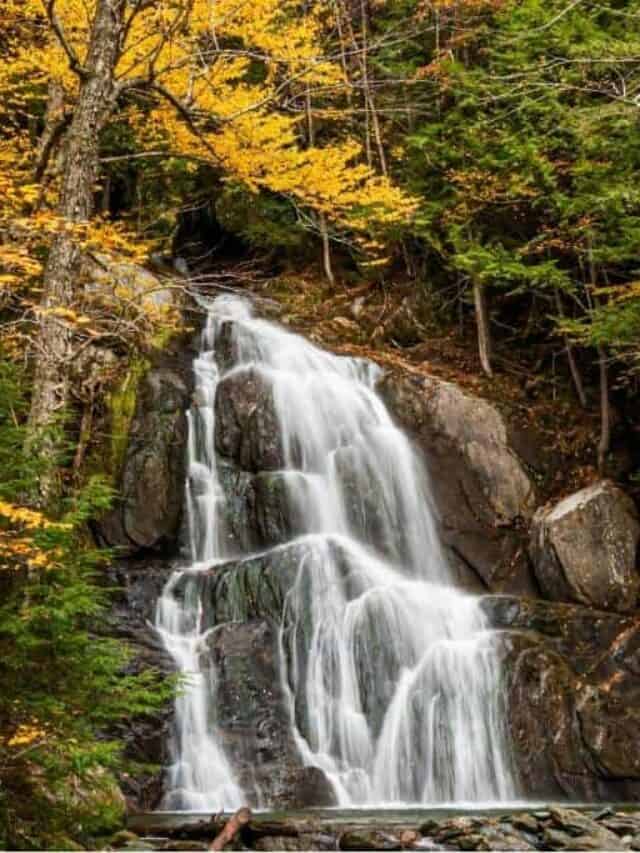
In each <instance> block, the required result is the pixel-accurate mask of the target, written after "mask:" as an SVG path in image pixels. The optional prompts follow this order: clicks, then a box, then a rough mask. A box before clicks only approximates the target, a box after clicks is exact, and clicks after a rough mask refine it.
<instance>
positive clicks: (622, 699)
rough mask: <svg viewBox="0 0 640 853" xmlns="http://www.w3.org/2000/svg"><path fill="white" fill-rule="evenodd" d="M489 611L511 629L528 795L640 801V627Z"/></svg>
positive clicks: (515, 605)
mask: <svg viewBox="0 0 640 853" xmlns="http://www.w3.org/2000/svg"><path fill="white" fill-rule="evenodd" d="M483 604H484V606H485V608H486V609H487V612H488V614H489V616H490V618H491V621H492V622H493V624H494V625H496V627H498V628H502V629H504V634H503V640H504V654H505V657H504V671H505V679H506V689H507V694H508V707H509V725H510V729H511V734H512V738H513V741H514V744H515V756H516V761H517V763H518V770H519V773H520V778H521V781H522V786H523V791H524V792H526V794H527V795H528V796H531V797H539V798H550V797H553V798H557V797H569V798H573V799H578V800H583V801H584V800H609V801H615V800H626V799H636V798H637V797H638V796H640V761H639V760H638V749H637V732H638V730H639V727H640V710H638V698H639V697H640V678H639V675H640V666H639V663H638V661H639V657H640V619H639V618H638V617H636V616H626V617H625V616H621V615H618V614H612V613H606V612H602V611H594V610H593V609H590V608H586V607H581V606H576V605H567V604H556V603H552V602H546V601H533V600H525V599H518V598H515V597H511V596H487V597H486V598H485V599H484V601H483Z"/></svg>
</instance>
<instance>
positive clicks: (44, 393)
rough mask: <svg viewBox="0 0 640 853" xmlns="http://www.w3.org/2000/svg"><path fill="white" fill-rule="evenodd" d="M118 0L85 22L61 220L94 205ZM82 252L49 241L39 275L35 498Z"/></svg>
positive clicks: (58, 404) (50, 479)
mask: <svg viewBox="0 0 640 853" xmlns="http://www.w3.org/2000/svg"><path fill="white" fill-rule="evenodd" d="M122 14H123V0H98V5H97V8H96V14H95V18H94V20H93V24H92V27H91V33H90V40H89V45H88V52H87V59H86V65H85V68H84V69H83V73H82V77H81V82H80V90H79V93H78V100H77V103H76V105H75V108H74V110H73V117H72V119H71V123H70V126H69V129H68V131H67V133H66V138H65V142H64V154H63V157H64V160H63V165H62V186H61V190H60V201H59V204H58V214H59V216H60V218H61V219H62V220H63V221H64V222H65V223H70V224H79V223H85V222H88V220H89V219H90V217H91V215H92V214H93V209H94V191H95V183H96V179H97V176H98V156H99V151H98V145H99V134H100V130H101V128H102V127H103V126H104V123H105V120H106V119H107V118H108V115H109V113H110V111H111V110H112V108H113V93H114V85H113V84H114V69H115V66H116V63H117V61H118V51H119V41H120V28H121V23H122ZM80 264H81V249H80V247H79V242H78V239H77V237H76V236H74V235H73V233H72V232H71V233H70V232H68V231H60V233H59V234H58V235H57V236H56V237H55V238H54V240H53V243H52V246H51V250H50V252H49V258H48V260H47V265H46V268H45V272H44V286H43V298H42V303H41V308H40V310H41V314H40V317H39V333H38V349H37V352H36V361H35V371H34V380H33V393H32V398H31V411H30V415H29V439H28V441H29V443H30V444H31V446H35V444H34V440H35V439H36V438H37V439H38V443H37V446H38V448H39V452H40V453H41V454H42V456H43V458H46V459H47V460H48V462H49V463H50V466H49V467H50V473H49V474H44V475H43V476H42V477H41V482H40V498H41V501H42V502H47V501H48V500H49V499H50V498H52V497H53V496H54V494H55V492H56V490H57V484H56V478H55V472H54V466H55V463H56V461H57V460H58V458H59V455H60V450H61V440H60V438H59V437H57V438H56V437H54V436H53V435H52V433H51V430H50V427H52V426H53V425H54V424H55V423H56V422H59V421H60V419H61V417H63V416H64V414H65V411H66V409H67V406H68V404H69V399H70V370H71V366H72V361H73V355H74V353H73V332H72V330H71V329H70V328H69V326H68V325H67V324H66V323H65V322H64V321H63V320H62V319H61V318H60V316H56V314H55V313H54V312H56V310H58V309H65V308H71V307H72V306H73V303H74V301H75V298H76V297H77V296H78V295H79V290H80V287H81V285H80V284H79V283H78V279H79V274H80Z"/></svg>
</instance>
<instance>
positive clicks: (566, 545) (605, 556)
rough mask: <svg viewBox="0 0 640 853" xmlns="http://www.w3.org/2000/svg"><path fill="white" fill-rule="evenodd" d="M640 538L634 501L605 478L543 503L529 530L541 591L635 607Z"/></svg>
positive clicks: (601, 604)
mask: <svg viewBox="0 0 640 853" xmlns="http://www.w3.org/2000/svg"><path fill="white" fill-rule="evenodd" d="M639 538H640V523H639V522H638V513H637V511H636V508H635V505H634V503H633V501H632V500H631V498H630V497H629V496H628V495H626V494H625V493H624V492H623V491H622V490H621V489H619V488H618V487H617V486H615V485H614V484H613V483H611V482H608V481H600V482H598V483H594V484H593V485H592V486H588V487H587V488H585V489H581V490H580V491H579V492H576V493H575V494H573V495H570V496H569V497H567V498H565V499H564V500H562V501H560V503H558V504H556V505H555V506H553V507H551V508H541V509H540V510H539V511H538V512H537V513H536V515H535V518H534V522H533V526H532V530H531V542H530V553H531V558H532V560H533V564H534V569H535V573H536V577H537V579H538V582H539V584H540V587H541V589H542V591H543V593H544V594H545V595H546V596H547V597H548V598H551V599H555V600H559V601H575V602H578V603H580V604H585V605H589V606H592V607H598V608H600V609H604V610H615V611H618V612H626V611H629V610H632V609H634V608H635V606H636V604H637V600H638V589H639V586H640V575H639V574H638V572H637V571H636V551H637V545H638V539H639Z"/></svg>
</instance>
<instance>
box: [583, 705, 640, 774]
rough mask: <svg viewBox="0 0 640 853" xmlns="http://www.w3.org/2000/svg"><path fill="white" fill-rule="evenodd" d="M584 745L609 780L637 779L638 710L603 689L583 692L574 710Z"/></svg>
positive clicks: (639, 765) (639, 756)
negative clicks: (576, 712)
mask: <svg viewBox="0 0 640 853" xmlns="http://www.w3.org/2000/svg"><path fill="white" fill-rule="evenodd" d="M578 716H579V719H580V723H581V732H582V737H583V739H584V743H585V745H586V747H587V749H588V750H589V752H590V753H591V755H592V756H593V757H594V759H595V762H596V764H597V767H598V771H599V772H600V773H601V774H602V775H603V776H604V777H605V778H609V779H620V780H640V750H638V748H637V743H638V732H640V708H638V707H637V705H636V703H635V702H633V703H632V702H629V701H624V700H623V699H621V698H618V697H615V696H611V695H610V694H609V693H607V692H605V691H603V690H597V689H595V688H592V689H587V690H585V691H583V692H582V694H581V701H580V704H579V708H578Z"/></svg>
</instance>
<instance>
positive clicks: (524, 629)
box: [100, 330, 640, 849]
mask: <svg viewBox="0 0 640 853" xmlns="http://www.w3.org/2000/svg"><path fill="white" fill-rule="evenodd" d="M231 342H232V338H231V336H230V335H229V334H228V333H227V334H225V333H224V330H223V333H222V334H221V335H220V337H219V339H218V349H219V352H218V353H217V354H218V357H219V359H220V360H221V363H223V364H224V366H225V367H226V368H232V366H233V360H234V358H235V353H234V352H233V346H232V343H231ZM191 355H192V354H191V353H189V357H188V360H186V361H187V365H186V369H185V370H182V369H181V367H180V365H178V364H176V363H174V362H170V363H162V364H157V365H156V366H154V367H153V368H151V370H150V371H149V372H148V374H147V375H146V376H145V378H144V379H143V381H142V384H141V388H140V393H139V396H138V401H137V408H136V412H135V416H134V419H133V424H132V429H131V433H130V441H129V447H128V450H127V453H126V458H125V462H124V466H123V472H122V478H121V484H122V493H123V497H122V501H121V503H120V505H119V506H117V507H116V509H115V510H114V511H113V513H111V515H110V516H109V518H108V519H107V520H106V521H104V522H103V523H102V524H101V526H100V535H101V538H102V540H103V541H106V542H108V543H109V544H111V545H117V546H120V547H121V549H122V550H123V551H124V552H125V553H128V554H130V555H136V556H137V557H143V558H144V559H141V560H135V561H131V560H130V561H129V562H126V563H120V564H118V565H116V566H114V567H113V569H112V572H111V575H110V577H109V578H108V581H109V582H110V583H111V584H113V585H117V586H120V587H121V588H122V590H121V592H120V593H119V595H118V597H117V598H116V602H115V605H114V610H113V631H114V633H116V634H118V635H119V636H121V637H123V638H125V639H127V640H128V641H129V642H131V643H132V644H133V646H134V651H135V657H134V659H133V661H132V663H131V671H139V670H141V669H143V668H148V667H155V668H157V669H160V671H162V672H166V673H170V672H172V670H173V666H172V662H171V660H170V659H169V656H168V655H167V654H166V652H165V651H164V648H163V645H162V643H161V641H160V638H159V637H158V636H157V634H156V632H155V631H154V630H153V628H152V627H150V625H149V622H150V621H151V622H152V621H153V606H154V604H155V601H156V599H157V597H158V595H159V594H160V591H161V589H162V587H163V586H164V583H165V581H166V580H167V578H168V576H169V574H170V572H171V566H170V564H169V562H168V561H167V560H165V561H164V562H163V561H162V560H159V561H158V562H157V563H156V562H154V559H153V555H154V554H155V555H162V556H167V555H171V554H175V553H176V551H177V550H178V536H179V529H180V523H181V520H180V515H181V508H182V503H183V495H184V478H185V469H184V460H185V444H186V438H187V429H186V419H185V415H184V412H185V411H186V409H187V408H188V407H189V405H190V404H191V402H192V401H191V396H192V395H191V386H190V372H191V363H190V361H191ZM379 390H380V393H381V395H382V397H383V399H384V400H385V401H386V403H387V405H388V406H389V408H390V410H391V412H392V414H393V415H394V416H395V418H396V420H397V421H398V422H399V423H400V424H401V425H402V426H403V427H405V428H406V430H407V431H408V432H409V433H410V434H411V435H412V436H413V438H414V439H415V440H416V441H417V442H418V444H419V445H420V447H421V448H422V450H423V453H424V458H425V460H426V463H427V466H428V469H429V472H430V476H431V481H432V483H431V485H432V491H433V494H434V498H435V503H436V506H437V508H438V510H439V514H440V525H441V531H442V536H443V539H444V542H445V544H446V545H447V547H448V550H449V554H450V556H451V560H452V563H453V564H454V565H455V566H457V567H458V568H459V571H460V576H461V578H462V579H463V582H464V583H465V584H467V585H468V586H469V587H470V588H473V589H476V590H479V591H482V592H487V591H490V592H491V593H493V594H491V595H486V596H485V598H484V599H483V601H484V607H485V609H486V610H487V613H488V614H489V616H490V620H491V623H492V624H493V625H495V626H496V627H497V628H499V629H501V630H502V632H503V633H502V638H503V646H502V648H503V662H504V674H505V679H504V689H505V691H506V695H507V698H508V707H509V709H510V711H509V715H510V716H509V727H510V731H511V734H512V737H513V742H514V744H515V761H516V764H517V771H518V773H519V777H520V779H521V784H522V793H523V796H529V797H539V798H547V797H553V798H558V797H569V798H577V799H582V800H585V799H587V800H588V799H607V800H623V799H634V798H635V799H637V798H640V758H639V757H638V756H639V751H638V749H637V743H638V731H640V710H639V709H640V617H638V616H637V615H635V614H633V613H631V611H632V610H633V608H634V607H635V605H636V603H637V597H638V587H639V584H640V580H639V579H638V576H637V575H636V570H635V551H636V546H637V542H638V539H639V537H640V524H639V523H638V519H637V515H636V513H635V510H634V508H633V505H632V503H631V501H630V500H629V499H628V498H627V497H625V495H624V494H623V493H622V492H621V491H620V490H619V489H618V488H617V487H615V486H613V485H612V484H610V483H599V484H596V486H594V487H591V488H590V489H586V490H583V491H582V492H580V493H578V494H577V495H574V496H572V497H571V498H568V499H566V500H565V501H562V502H561V503H560V504H558V505H557V506H556V507H554V508H552V509H550V510H541V511H539V512H538V513H536V514H535V516H534V512H535V507H536V501H537V499H538V498H537V488H536V485H535V481H536V479H537V477H538V476H539V475H542V474H543V473H544V468H545V461H544V459H543V457H542V454H541V453H539V452H538V450H537V448H536V445H535V442H534V441H529V437H528V436H526V435H523V434H516V433H515V432H514V430H513V429H512V428H511V427H510V426H509V424H508V423H507V421H506V419H505V417H504V416H503V415H502V414H501V413H500V412H499V411H498V410H497V409H496V408H495V407H494V406H493V405H491V404H490V403H488V402H486V401H484V400H480V399H478V398H476V397H473V396H471V395H469V394H467V393H465V392H463V391H462V390H461V389H460V388H458V387H456V386H455V385H453V384H451V383H448V382H443V381H441V380H438V379H435V378H432V377H414V376H409V375H397V374H394V375H387V376H385V377H383V379H382V380H381V382H380V386H379ZM194 402H195V403H196V404H197V400H196V401H194ZM215 424H216V432H215V445H216V449H217V452H218V454H219V462H220V464H219V478H220V483H221V485H222V488H223V489H224V492H225V494H226V496H227V502H226V509H225V512H226V517H225V518H224V519H223V523H224V527H225V535H227V536H228V545H229V553H231V554H234V553H250V552H253V554H254V555H253V556H251V557H247V558H244V559H230V560H229V561H228V562H226V563H224V564H217V565H215V566H213V567H212V568H211V570H210V571H204V572H201V573H199V574H198V581H197V582H198V584H201V585H203V586H204V590H202V592H203V600H204V602H205V613H204V618H205V620H206V624H207V625H212V626H216V627H215V628H214V629H213V630H212V631H211V633H210V634H209V635H208V645H207V648H206V649H205V650H203V654H204V655H205V656H206V660H207V662H208V665H210V666H211V667H214V668H215V671H216V673H217V691H218V693H217V702H216V715H217V718H216V726H217V727H218V729H219V731H220V733H221V737H222V739H223V741H224V744H225V748H226V751H227V753H228V754H229V755H230V756H231V758H232V762H233V764H234V766H235V767H236V769H237V772H238V774H239V777H240V782H241V784H242V786H243V788H244V789H245V790H246V791H247V792H248V793H249V796H250V798H251V800H252V804H253V805H255V806H260V805H262V804H264V803H266V802H278V803H279V804H281V805H282V806H283V807H286V808H303V807H305V806H309V805H331V804H332V803H333V794H332V791H331V786H330V785H329V784H328V782H327V779H326V778H325V776H324V775H323V774H322V772H321V771H319V770H317V769H314V768H308V767H304V766H303V763H302V759H301V757H300V755H299V754H298V752H297V749H296V745H295V743H294V740H293V737H292V735H291V727H290V719H289V714H290V710H289V708H288V706H287V703H286V701H285V697H284V695H283V688H282V686H281V682H280V673H281V667H280V663H281V662H280V661H279V659H278V655H279V654H280V644H279V642H278V639H279V632H280V629H281V623H282V620H283V612H284V611H285V609H286V608H285V603H286V596H287V593H288V592H289V591H290V590H291V589H292V587H294V584H295V583H296V579H297V578H298V568H299V566H300V564H301V562H303V561H304V560H305V558H306V556H307V555H308V553H309V547H310V543H309V541H306V542H305V539H304V538H299V539H295V537H296V536H298V534H299V533H300V532H301V528H300V526H299V520H298V519H296V518H295V515H294V514H292V511H291V502H290V500H289V491H288V488H289V486H290V485H291V483H288V482H286V481H285V477H286V476H295V475H292V473H291V472H289V473H287V474H286V475H285V474H283V473H282V471H281V470H280V469H282V467H283V464H284V448H283V447H282V445H281V442H280V440H279V438H278V434H279V430H278V429H277V428H276V414H275V407H274V400H273V395H272V391H271V387H270V384H269V381H268V377H266V376H265V375H263V374H261V373H260V371H258V370H256V369H253V368H249V369H242V370H234V369H230V371H229V373H228V374H227V375H226V376H225V377H224V378H223V379H222V381H221V382H220V384H219V386H218V389H217V394H216V400H215ZM288 450H291V451H293V452H294V455H295V448H289V449H288ZM335 464H336V466H337V468H338V470H339V471H340V473H341V475H342V478H343V481H344V482H345V484H346V489H345V492H346V506H345V511H346V512H347V514H348V516H349V518H350V520H351V522H352V524H353V525H354V527H356V528H358V529H360V530H361V531H362V533H363V537H364V538H365V539H366V540H367V541H370V542H373V543H375V545H376V546H377V547H378V548H379V549H380V550H381V551H383V552H384V551H385V550H387V549H389V550H392V549H393V547H394V543H386V542H384V541H381V537H380V531H379V528H381V527H382V525H380V524H379V523H378V522H377V519H378V515H377V512H378V511H379V499H378V496H377V495H376V494H375V489H372V490H371V491H370V492H367V491H366V490H363V489H362V488H361V482H360V481H359V479H358V474H359V462H358V458H357V456H355V455H354V454H353V452H352V449H351V448H349V447H347V446H345V447H343V448H340V449H339V451H338V452H336V458H335ZM192 479H193V478H192ZM360 479H362V478H360ZM351 483H353V486H351ZM191 486H192V488H193V489H194V490H197V483H195V482H194V483H191ZM532 518H533V533H532V538H531V544H530V556H529V551H528V548H527V546H528V543H529V537H528V527H529V525H530V524H531V522H532ZM292 539H295V541H291V540H292ZM286 542H289V544H288V545H283V544H282V543H286ZM331 547H335V548H336V549H338V551H339V547H340V546H339V543H337V544H336V543H333V544H332V545H331ZM338 558H339V553H338ZM530 558H531V559H530ZM532 561H533V566H535V571H534V568H533V566H532ZM540 590H542V591H543V593H544V594H545V595H546V596H547V597H548V598H551V599H556V600H554V601H548V600H546V601H545V600H538V598H539V595H540ZM300 592H301V597H300V598H301V601H304V600H305V595H306V591H305V590H304V589H302V590H300ZM174 594H175V595H176V596H180V595H181V583H180V582H178V583H177V584H176V585H175V587H174ZM558 600H559V601H558ZM562 601H563V602H565V603H559V602H562ZM567 602H568V603H567ZM305 607H306V604H303V605H301V610H300V612H299V613H298V619H299V623H298V625H297V626H296V627H300V631H301V633H300V636H302V635H303V634H304V632H305V630H306V624H307V623H306V619H307V616H306V611H305V609H304V608H305ZM290 627H291V626H290V625H288V624H287V623H286V621H285V625H284V631H283V648H284V650H285V654H286V655H288V656H289V655H292V654H293V653H294V652H295V651H296V649H295V648H290V646H289V645H288V643H290V645H291V646H293V645H294V642H293V641H292V640H291V638H292V637H293V636H294V635H295V631H290V632H289V633H288V629H289V628H290ZM382 639H384V638H382ZM295 642H299V640H298V639H296V640H295ZM381 643H382V640H381ZM372 645H375V644H372ZM387 645H388V644H387ZM367 651H368V653H370V654H376V655H377V654H384V653H385V649H384V648H383V647H380V648H379V647H377V646H376V647H375V648H370V649H368V650H367ZM287 659H289V658H287ZM308 710H310V709H305V708H298V707H297V708H296V715H298V714H301V715H302V716H304V714H305V713H307V711H308ZM171 712H172V708H171V707H168V708H167V709H166V711H164V712H163V713H162V714H160V715H158V718H157V719H154V720H132V721H125V722H123V725H122V727H121V729H120V731H119V736H120V737H121V738H122V739H123V740H124V742H125V744H126V749H127V754H128V755H129V756H130V757H132V758H134V759H136V760H138V761H140V762H144V763H155V764H162V763H166V761H167V755H166V749H167V745H168V742H169V732H170V728H171ZM123 786H124V790H125V792H126V794H127V797H128V799H129V802H130V804H133V805H134V806H135V807H137V808H152V807H154V806H156V805H157V803H158V800H159V795H160V788H161V777H160V774H159V773H149V774H143V775H142V776H140V777H136V778H132V777H129V778H128V779H125V780H124V781H123ZM592 823H593V821H592ZM279 831H281V832H282V837H280V836H277V838H278V841H277V842H276V841H269V842H268V843H269V844H271V843H273V844H276V843H277V844H280V845H281V846H279V847H277V849H282V839H283V838H285V837H286V838H290V837H291V836H289V835H288V834H287V833H286V832H285V831H284V830H282V828H280V830H279ZM305 832H306V830H305ZM607 832H609V829H607V828H606V827H604V828H603V827H602V826H600V825H597V826H595V828H594V826H591V825H589V826H587V825H586V824H584V825H579V824H578V823H577V818H575V817H571V815H569V816H568V817H567V815H564V816H558V815H556V816H553V815H551V814H550V813H549V815H548V816H547V817H546V818H544V819H538V818H536V817H532V816H530V815H528V816H525V817H523V818H522V820H521V822H520V824H517V823H516V821H512V822H510V823H509V824H508V825H506V824H505V825H503V823H502V822H501V821H500V820H497V819H496V820H495V821H493V819H492V821H490V822H489V823H487V822H486V821H485V823H482V822H480V823H477V822H476V823H474V822H471V823H469V825H468V826H467V825H465V826H462V825H459V824H455V823H454V822H453V821H448V822H444V823H441V824H439V826H438V828H437V830H435V829H434V830H433V831H431V830H430V831H428V832H426V831H425V832H423V833H422V835H424V836H425V838H424V839H422V841H421V842H420V843H424V844H425V845H427V846H426V847H423V848H422V849H533V848H535V849H548V848H552V849H555V848H558V849H571V844H572V843H575V839H579V840H580V844H581V845H582V844H584V845H585V847H584V848H583V849H599V848H598V847H597V846H595V847H594V846H589V845H594V844H596V845H597V844H602V843H604V840H607V839H608V843H609V844H610V845H611V846H609V848H608V849H626V848H620V847H616V846H615V845H614V839H613V838H612V837H609V836H607V834H606V833H607ZM383 836H385V837H383ZM314 837H315V836H314ZM617 838H618V836H617V835H616V836H615V844H617V843H618V841H617ZM638 838H639V839H640V828H639V830H638ZM305 839H308V832H307V834H306V835H305ZM461 839H464V840H463V841H462V840H461ZM593 839H596V840H595V841H594V840H593ZM365 842H366V844H367V845H368V846H372V845H373V844H374V843H375V845H376V847H377V849H392V848H394V847H395V848H397V847H398V846H402V845H401V844H400V842H399V839H398V838H396V837H395V836H394V837H393V838H391V840H389V838H387V837H386V835H385V833H382V834H379V835H375V836H374V835H372V834H368V835H367V834H366V832H365V834H364V835H363V834H362V831H361V828H358V827H356V828H355V829H354V830H353V833H352V834H350V835H349V834H348V833H346V831H345V833H343V834H342V835H340V834H338V835H337V836H335V837H332V839H330V840H329V842H327V844H329V846H330V847H331V849H335V847H336V844H338V845H339V846H340V848H341V849H358V845H360V846H362V845H363V844H365ZM259 843H260V844H263V846H262V847H259V848H256V849H276V848H273V847H271V848H270V847H268V846H264V844H267V842H264V841H260V842H259ZM288 843H289V842H288V841H287V844H288ZM292 843H293V842H292ZM301 843H307V841H305V842H301ZM314 843H316V844H318V845H320V841H318V839H317V838H316V841H315V842H314ZM323 843H324V842H323ZM458 844H460V845H464V846H460V847H459V846H458ZM384 845H387V846H386V847H385V846H384ZM389 845H391V846H389ZM405 846H408V845H405ZM250 849H251V848H250ZM291 849H309V847H306V848H305V847H304V846H302V847H292V848H291Z"/></svg>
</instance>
